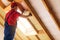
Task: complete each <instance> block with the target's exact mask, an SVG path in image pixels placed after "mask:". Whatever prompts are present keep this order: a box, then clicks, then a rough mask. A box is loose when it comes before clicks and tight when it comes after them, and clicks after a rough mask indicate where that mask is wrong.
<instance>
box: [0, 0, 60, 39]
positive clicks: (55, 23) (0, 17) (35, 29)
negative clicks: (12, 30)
mask: <svg viewBox="0 0 60 40" xmlns="http://www.w3.org/2000/svg"><path fill="white" fill-rule="evenodd" d="M14 1H16V2H19V3H20V2H21V1H22V2H21V3H22V5H24V7H26V8H28V10H29V11H30V12H31V13H32V16H31V17H28V18H22V17H19V21H17V29H16V34H15V37H14V40H60V11H59V10H60V4H59V3H60V2H59V0H14ZM10 6H11V5H10V2H8V1H7V0H0V39H1V40H3V39H4V22H5V15H6V13H7V12H8V11H9V10H10V9H11V7H10ZM17 11H18V12H20V11H19V9H18V10H17ZM27 14H28V12H27V13H25V14H24V15H27Z"/></svg>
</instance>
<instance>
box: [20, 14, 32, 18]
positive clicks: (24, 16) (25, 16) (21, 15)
mask: <svg viewBox="0 0 60 40" xmlns="http://www.w3.org/2000/svg"><path fill="white" fill-rule="evenodd" d="M29 16H32V14H31V13H29V15H23V14H20V17H23V18H27V17H29Z"/></svg>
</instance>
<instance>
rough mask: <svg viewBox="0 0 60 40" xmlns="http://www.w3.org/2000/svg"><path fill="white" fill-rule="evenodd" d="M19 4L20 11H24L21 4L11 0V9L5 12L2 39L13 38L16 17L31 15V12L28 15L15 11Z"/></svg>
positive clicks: (11, 39)
mask: <svg viewBox="0 0 60 40" xmlns="http://www.w3.org/2000/svg"><path fill="white" fill-rule="evenodd" d="M18 5H20V7H19V8H20V10H21V11H22V13H23V12H24V11H26V10H25V9H24V8H23V6H22V5H21V4H19V3H17V2H15V1H14V2H11V10H10V11H9V12H7V14H6V16H5V24H4V25H5V29H4V40H13V39H14V35H15V31H16V26H17V19H18V17H24V18H27V17H29V16H32V15H31V13H29V15H23V14H20V13H19V12H17V7H18Z"/></svg>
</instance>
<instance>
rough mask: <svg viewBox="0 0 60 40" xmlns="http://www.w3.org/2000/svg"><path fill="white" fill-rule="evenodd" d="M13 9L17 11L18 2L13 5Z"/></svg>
mask: <svg viewBox="0 0 60 40" xmlns="http://www.w3.org/2000/svg"><path fill="white" fill-rule="evenodd" d="M11 9H14V10H17V3H16V2H12V3H11Z"/></svg>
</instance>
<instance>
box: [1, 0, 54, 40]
mask: <svg viewBox="0 0 60 40" xmlns="http://www.w3.org/2000/svg"><path fill="white" fill-rule="evenodd" d="M15 1H17V2H19V1H22V0H15ZM24 2H25V5H27V6H26V7H27V8H28V10H29V11H31V13H32V16H31V17H28V21H29V22H30V24H31V25H32V26H33V28H34V29H35V31H36V32H37V35H31V36H26V35H24V34H23V33H22V32H21V30H19V29H18V28H17V30H16V35H15V38H14V40H55V39H54V38H53V36H51V34H50V33H49V31H48V30H47V29H46V27H45V25H44V24H43V23H42V21H41V19H40V18H39V16H38V15H37V13H36V11H35V10H34V8H33V7H32V6H31V4H30V3H29V2H27V1H26V0H25V1H24ZM0 4H1V2H0ZM3 8H4V6H3V5H0V25H1V26H2V27H3V29H4V22H5V21H4V19H5V15H6V12H8V11H9V10H10V9H11V8H10V5H9V6H7V7H5V8H4V9H3ZM32 9H33V10H32Z"/></svg>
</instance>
